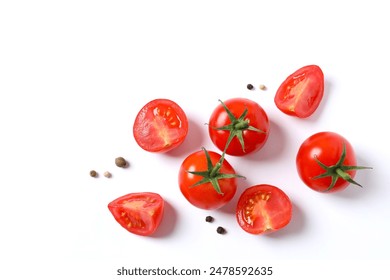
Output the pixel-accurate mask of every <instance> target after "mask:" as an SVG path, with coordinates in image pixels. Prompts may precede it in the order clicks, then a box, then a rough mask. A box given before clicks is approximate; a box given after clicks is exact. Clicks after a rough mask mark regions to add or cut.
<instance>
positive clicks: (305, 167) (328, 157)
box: [296, 131, 356, 193]
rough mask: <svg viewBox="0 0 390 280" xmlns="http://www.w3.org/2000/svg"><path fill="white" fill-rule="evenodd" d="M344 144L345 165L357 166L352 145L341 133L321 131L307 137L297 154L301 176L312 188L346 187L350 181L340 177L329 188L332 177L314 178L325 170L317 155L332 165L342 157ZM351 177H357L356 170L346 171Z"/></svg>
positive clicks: (319, 189) (336, 190)
mask: <svg viewBox="0 0 390 280" xmlns="http://www.w3.org/2000/svg"><path fill="white" fill-rule="evenodd" d="M343 145H345V148H346V157H345V160H344V162H343V165H348V166H356V156H355V151H354V150H353V147H352V145H351V144H350V143H349V142H348V140H347V139H345V138H344V137H343V136H341V135H340V134H337V133H334V132H327V131H326V132H319V133H316V134H314V135H312V136H310V137H309V138H307V139H306V140H305V141H304V142H303V143H302V144H301V146H300V148H299V150H298V153H297V156H296V166H297V171H298V174H299V177H300V178H301V179H302V181H303V182H304V183H305V184H306V185H307V186H308V187H310V188H311V189H313V190H315V191H318V192H326V193H332V192H338V191H341V190H343V189H345V188H346V187H347V186H348V185H349V182H347V181H345V180H344V179H342V178H338V180H337V181H336V184H335V185H334V187H333V188H331V189H330V190H327V189H328V187H329V186H330V184H331V181H332V179H331V177H325V178H320V179H313V178H314V177H316V176H318V175H320V174H322V173H324V172H325V170H324V169H323V168H322V167H321V166H320V165H319V164H318V162H317V161H316V160H315V157H317V159H318V160H319V161H321V162H322V163H324V164H325V165H327V166H332V165H335V164H336V163H337V161H338V160H339V159H340V157H341V154H342V151H343ZM346 172H347V173H348V174H349V175H350V176H351V178H354V177H355V174H356V170H349V171H346Z"/></svg>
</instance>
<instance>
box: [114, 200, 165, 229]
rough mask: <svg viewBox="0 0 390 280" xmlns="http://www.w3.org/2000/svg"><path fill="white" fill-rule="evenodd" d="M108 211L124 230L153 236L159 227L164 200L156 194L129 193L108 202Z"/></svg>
mask: <svg viewBox="0 0 390 280" xmlns="http://www.w3.org/2000/svg"><path fill="white" fill-rule="evenodd" d="M108 209H109V210H110V212H111V214H112V215H113V216H114V218H115V220H116V221H117V222H118V223H119V224H120V225H121V226H122V227H124V228H125V229H126V230H128V231H129V232H131V233H134V234H138V235H143V236H147V235H151V234H153V233H154V232H155V231H156V229H157V228H158V226H159V225H160V222H161V219H162V217H163V212H164V200H163V199H162V197H161V196H160V195H159V194H156V193H151V192H142V193H130V194H127V195H124V196H121V197H119V198H117V199H115V200H113V201H112V202H110V203H109V204H108Z"/></svg>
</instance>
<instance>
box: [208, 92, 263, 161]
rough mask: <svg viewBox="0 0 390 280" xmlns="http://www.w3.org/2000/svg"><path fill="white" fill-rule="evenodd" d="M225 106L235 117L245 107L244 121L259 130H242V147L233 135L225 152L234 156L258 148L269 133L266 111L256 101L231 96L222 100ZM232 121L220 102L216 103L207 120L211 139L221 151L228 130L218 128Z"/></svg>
mask: <svg viewBox="0 0 390 280" xmlns="http://www.w3.org/2000/svg"><path fill="white" fill-rule="evenodd" d="M224 104H225V106H226V107H227V108H228V109H229V110H230V111H231V113H232V114H233V115H234V116H235V118H237V119H238V118H239V117H240V116H241V115H242V114H243V112H244V111H245V109H247V110H248V114H247V115H246V117H245V118H244V121H247V122H248V125H250V126H252V127H254V128H256V129H258V130H261V132H259V131H254V130H251V129H243V130H242V138H243V142H244V149H243V148H242V144H241V143H240V141H239V139H238V137H234V138H233V140H232V141H231V142H230V144H229V146H228V148H227V150H226V154H228V155H234V156H243V155H246V154H250V153H253V152H256V151H258V150H260V149H261V148H262V147H263V146H264V144H265V143H266V141H267V138H268V135H269V120H268V116H267V114H266V112H265V111H264V110H263V108H262V107H261V106H260V105H259V104H257V103H256V102H254V101H252V100H249V99H246V98H232V99H229V100H226V101H225V102H224ZM231 123H232V121H231V119H230V118H229V115H228V113H227V112H226V110H225V108H224V107H223V106H222V104H220V105H218V106H217V107H216V108H215V109H214V111H213V112H212V114H211V116H210V120H209V135H210V139H211V141H212V142H213V143H214V145H215V146H217V147H218V149H220V150H221V151H224V149H225V146H226V143H227V141H228V139H229V135H230V131H229V130H220V129H218V128H221V127H224V126H227V125H230V124H231Z"/></svg>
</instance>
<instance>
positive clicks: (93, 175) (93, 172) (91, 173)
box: [89, 170, 98, 178]
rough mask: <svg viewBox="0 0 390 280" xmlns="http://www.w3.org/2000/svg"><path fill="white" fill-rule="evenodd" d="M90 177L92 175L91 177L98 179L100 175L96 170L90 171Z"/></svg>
mask: <svg viewBox="0 0 390 280" xmlns="http://www.w3.org/2000/svg"><path fill="white" fill-rule="evenodd" d="M89 175H90V176H91V177H94V178H96V177H97V176H98V174H97V172H96V171H95V170H91V171H89Z"/></svg>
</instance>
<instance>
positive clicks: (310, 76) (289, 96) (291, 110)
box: [274, 65, 325, 118]
mask: <svg viewBox="0 0 390 280" xmlns="http://www.w3.org/2000/svg"><path fill="white" fill-rule="evenodd" d="M324 84H325V82H324V74H323V72H322V70H321V68H320V67H319V66H317V65H307V66H304V67H302V68H300V69H298V70H297V71H295V72H294V73H292V74H291V75H289V76H288V77H287V78H286V79H285V80H284V81H283V82H282V84H281V85H280V86H279V88H278V90H277V91H276V94H275V99H274V102H275V104H276V107H278V108H279V110H281V111H282V112H283V113H285V114H287V115H290V116H295V117H298V118H307V117H309V116H311V115H312V114H313V113H314V112H315V111H316V110H317V108H318V106H319V105H320V103H321V100H322V97H323V95H324Z"/></svg>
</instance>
